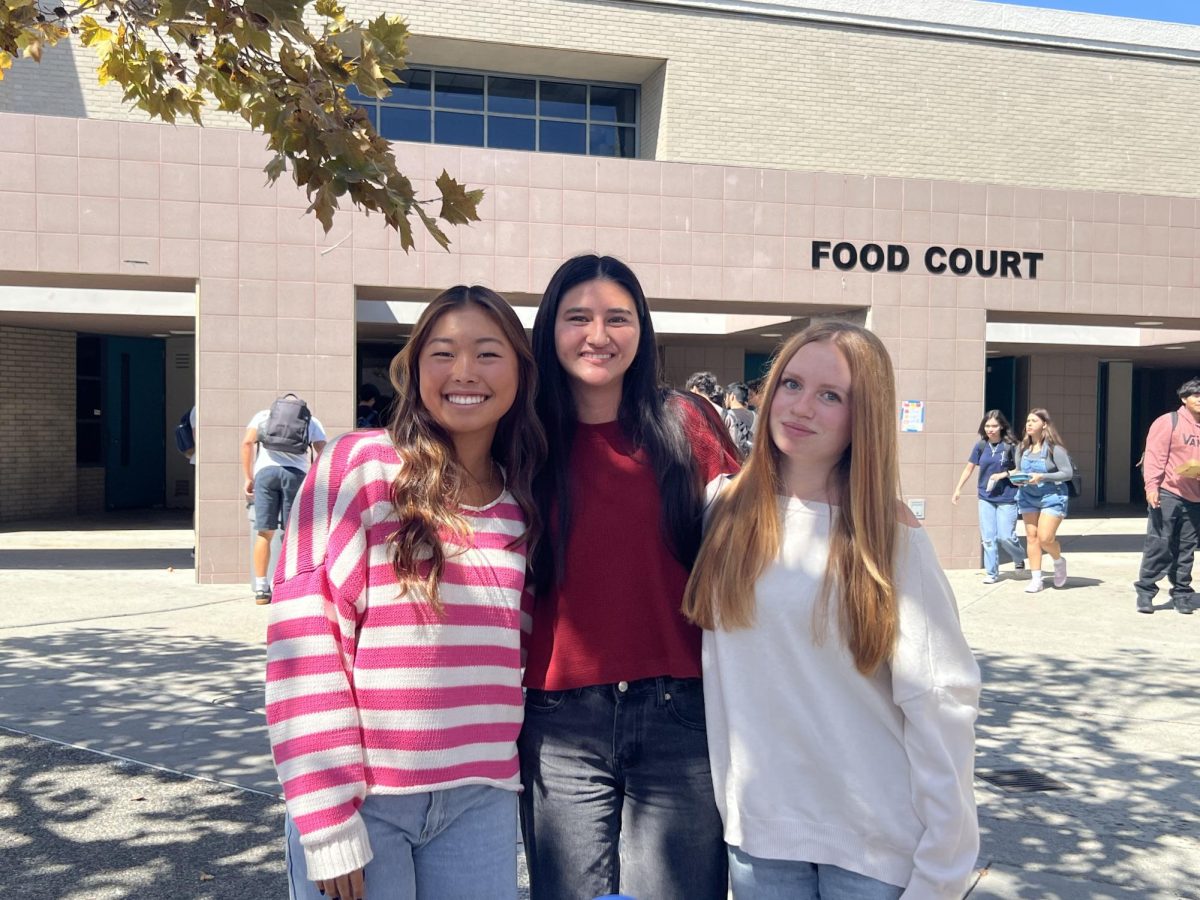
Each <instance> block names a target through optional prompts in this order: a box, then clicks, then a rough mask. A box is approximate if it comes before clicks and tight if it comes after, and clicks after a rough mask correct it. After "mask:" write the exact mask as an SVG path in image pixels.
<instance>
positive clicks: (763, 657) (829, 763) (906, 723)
mask: <svg viewBox="0 0 1200 900" xmlns="http://www.w3.org/2000/svg"><path fill="white" fill-rule="evenodd" d="M780 505H781V510H782V514H783V516H784V536H783V541H782V543H783V546H782V550H781V553H780V558H779V559H778V560H777V561H776V562H775V563H773V564H772V565H771V566H769V567H768V568H767V570H766V571H765V572H764V573H763V574H762V576H760V578H759V580H758V583H757V585H756V586H755V605H756V617H755V622H754V625H753V627H751V628H747V629H739V630H735V631H724V630H720V629H718V630H717V631H715V632H710V631H706V632H705V633H704V656H703V662H704V695H705V706H706V711H707V719H708V744H709V754H710V756H711V760H712V772H713V782H714V786H715V788H716V795H717V805H718V807H719V808H720V811H721V816H722V819H723V820H724V823H725V839H726V841H727V842H728V843H729V844H731V845H733V846H737V847H740V848H741V849H742V851H743V852H745V853H748V854H750V855H751V856H757V857H763V858H768V859H787V860H797V861H804V862H812V863H825V864H832V865H836V866H840V867H841V868H844V869H848V870H850V871H853V872H858V873H861V874H863V875H867V876H869V877H871V878H876V879H878V880H880V881H884V882H887V883H889V884H894V885H897V886H900V887H903V888H905V891H904V894H903V898H904V900H949V898H958V897H961V896H962V894H963V891H964V890H965V889H966V885H967V882H968V880H969V878H970V875H971V872H972V870H973V868H974V865H975V860H976V855H977V854H978V850H979V829H978V822H977V819H976V811H975V800H974V793H973V787H972V779H973V771H974V768H973V767H974V746H975V733H974V723H975V717H976V715H977V712H978V703H979V668H978V666H977V665H976V663H975V658H974V656H973V655H972V653H971V650H970V648H969V647H968V646H967V642H966V640H965V638H964V637H963V634H962V630H961V628H960V626H959V621H958V609H957V607H956V605H955V601H954V595H953V593H952V592H951V589H950V585H949V584H948V583H947V581H946V577H945V575H944V574H943V573H942V570H941V567H940V566H939V565H938V561H937V557H936V555H935V553H934V550H933V546H932V544H931V543H930V541H929V538H928V536H927V535H926V534H925V532H924V531H922V530H920V529H917V528H908V527H905V526H901V528H900V535H899V540H898V546H897V558H896V570H895V571H896V581H897V587H898V598H899V622H900V635H899V641H898V643H897V646H896V649H895V653H894V655H893V657H892V660H891V662H890V664H885V665H883V666H881V667H880V669H879V670H878V671H877V672H876V673H875V675H873V676H871V677H866V676H864V675H862V674H860V673H859V672H858V670H857V669H856V668H855V665H854V659H853V657H852V656H851V654H850V652H849V650H848V648H847V647H846V642H845V639H844V638H843V637H842V635H841V632H840V629H839V628H838V615H837V605H836V604H837V603H838V602H839V600H838V598H837V597H831V598H830V606H829V612H828V615H827V617H826V620H827V623H828V624H827V631H825V632H823V633H818V632H817V630H816V628H817V621H818V618H817V616H816V612H817V610H816V603H817V599H818V596H819V593H820V586H821V581H822V578H823V577H824V572H825V567H826V563H827V561H828V555H829V533H830V517H831V515H836V509H833V510H832V511H831V508H830V507H829V506H827V505H825V504H822V503H813V502H808V501H801V500H796V499H789V500H787V501H782V500H781V503H780Z"/></svg>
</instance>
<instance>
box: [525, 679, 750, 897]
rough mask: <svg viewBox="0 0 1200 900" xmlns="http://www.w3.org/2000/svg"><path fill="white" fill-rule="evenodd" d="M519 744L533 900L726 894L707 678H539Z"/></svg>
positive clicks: (529, 698)
mask: <svg viewBox="0 0 1200 900" xmlns="http://www.w3.org/2000/svg"><path fill="white" fill-rule="evenodd" d="M517 746H518V748H519V750H520V752H521V781H522V783H523V784H524V786H525V791H524V793H523V794H522V795H521V828H522V831H523V833H524V836H525V853H526V856H527V858H528V860H529V886H530V889H531V891H532V897H533V900H592V898H593V897H597V896H599V895H601V894H608V893H617V892H620V893H622V894H629V895H630V896H633V897H638V898H639V900H725V897H726V895H727V890H728V881H727V872H726V857H725V843H724V839H723V836H722V827H721V815H720V813H719V812H718V811H717V804H716V800H715V798H714V796H713V784H712V770H711V769H710V768H709V764H708V739H707V737H706V735H705V730H704V690H703V687H702V685H701V682H700V679H699V678H687V679H678V678H645V679H642V680H641V681H631V682H624V681H622V682H621V683H620V684H603V685H596V686H594V687H585V688H579V689H576V690H569V691H538V690H532V689H531V690H529V691H528V692H527V693H526V700H525V725H524V727H523V728H522V729H521V737H520V739H519V740H518V743H517Z"/></svg>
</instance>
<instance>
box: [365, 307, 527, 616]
mask: <svg viewBox="0 0 1200 900" xmlns="http://www.w3.org/2000/svg"><path fill="white" fill-rule="evenodd" d="M468 308H475V309H480V310H482V311H483V312H485V313H486V314H487V315H488V316H490V317H491V318H492V320H493V321H495V323H496V324H497V325H498V326H499V328H500V330H501V331H502V332H503V333H504V337H505V339H506V340H507V341H508V343H509V344H510V345H511V346H512V348H513V351H514V352H515V353H516V355H517V375H518V381H517V395H516V398H515V399H514V400H513V405H512V407H510V408H509V410H508V412H506V413H505V414H504V415H503V416H502V417H501V419H500V421H499V423H498V424H497V426H496V434H495V437H493V439H492V458H493V459H494V460H495V461H496V462H497V463H498V464H499V465H500V466H502V467H503V468H504V473H505V485H506V487H507V488H508V490H509V492H510V493H511V494H512V496H513V498H514V499H515V500H516V501H517V505H518V506H520V507H521V512H522V513H524V515H525V523H526V524H525V531H524V532H522V533H521V534H520V535H518V536H517V537H515V538H513V540H512V541H511V542H510V543H509V545H508V546H509V547H516V546H519V545H520V544H521V543H522V542H524V543H525V544H526V546H527V548H528V549H529V551H530V552H532V550H533V548H534V547H535V546H536V544H537V540H538V537H539V535H540V534H541V524H540V523H541V520H540V518H539V516H538V511H537V506H536V505H535V504H534V502H533V488H532V484H533V475H534V473H535V472H536V471H537V470H538V469H539V468H540V467H541V465H542V462H543V460H545V458H546V434H545V432H544V431H543V430H542V426H541V423H539V422H538V418H537V414H536V413H535V411H534V407H533V403H534V395H535V393H536V391H537V367H536V366H535V365H534V362H533V354H532V352H530V349H529V339H528V338H527V337H526V336H525V329H524V328H523V327H522V325H521V321H520V319H518V318H517V314H516V313H515V312H513V308H512V307H511V306H509V305H508V302H507V301H506V300H505V299H504V298H503V297H501V296H500V295H499V294H497V293H496V292H495V291H492V290H489V289H488V288H485V287H481V286H479V285H474V286H471V287H468V286H466V285H461V284H460V285H457V286H456V287H452V288H450V289H448V290H446V291H443V292H442V293H441V294H439V295H438V296H437V297H435V298H434V299H433V301H432V302H431V303H430V304H429V305H428V306H427V307H425V310H424V311H423V312H422V313H421V316H420V318H418V319H417V324H416V325H415V326H414V327H413V331H412V336H411V337H410V338H409V341H408V343H407V344H406V345H405V347H404V349H403V350H401V351H400V352H399V353H398V354H396V358H395V359H393V360H392V364H391V368H390V369H389V372H388V374H389V375H390V377H391V381H392V385H393V386H394V387H395V389H396V402H395V404H394V407H393V412H392V416H391V421H390V422H389V423H388V434H389V435H390V436H391V439H392V444H393V445H394V446H395V448H396V452H397V454H399V456H400V463H401V465H400V473H399V474H398V475H397V476H396V480H395V481H394V482H393V483H392V507H393V510H394V513H395V516H396V520H397V527H396V530H395V532H393V533H392V535H391V536H390V537H389V538H388V555H389V558H390V559H391V563H392V568H393V569H394V570H395V572H396V577H397V578H398V579H399V582H400V589H401V591H405V590H408V589H410V588H413V587H418V586H419V587H421V588H422V589H424V591H425V593H426V595H427V596H428V598H429V603H430V605H431V606H432V608H433V610H434V611H435V612H436V613H437V614H439V615H441V613H442V601H441V596H440V594H439V591H438V582H439V581H440V580H441V578H442V574H443V572H444V571H445V567H446V551H445V548H444V547H443V546H442V541H441V538H440V536H439V535H440V533H441V531H442V529H448V530H450V531H453V532H457V533H458V534H461V535H463V536H466V535H468V534H469V533H470V528H469V526H468V525H467V522H466V520H465V519H464V518H463V516H462V514H461V512H460V506H461V503H462V496H463V491H464V490H465V489H466V487H467V486H468V485H469V483H470V479H469V476H468V475H467V472H466V469H464V468H463V466H462V465H461V464H460V463H459V460H458V457H457V455H456V453H455V450H454V442H453V440H452V438H451V436H450V434H449V433H448V432H447V431H446V430H445V429H444V428H442V426H441V425H439V424H438V422H437V420H436V419H434V417H433V415H432V414H431V413H430V412H429V410H428V409H426V408H425V405H424V404H423V403H422V402H421V377H420V368H419V362H420V359H421V351H422V350H424V348H425V344H426V342H427V341H428V340H429V336H430V334H431V332H432V331H433V328H434V326H435V325H436V324H437V322H438V320H439V319H440V318H441V317H442V316H444V315H446V314H447V313H449V312H452V311H454V310H459V309H468Z"/></svg>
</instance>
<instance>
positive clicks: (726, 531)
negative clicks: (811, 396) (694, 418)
mask: <svg viewBox="0 0 1200 900" xmlns="http://www.w3.org/2000/svg"><path fill="white" fill-rule="evenodd" d="M816 341H825V342H828V343H830V344H832V345H833V346H834V347H835V348H837V350H838V352H840V353H841V354H842V356H843V357H844V358H845V360H846V363H847V365H848V366H849V368H850V395H849V397H848V398H847V402H848V404H849V408H850V446H849V447H847V448H846V452H845V453H844V454H843V456H842V459H841V460H840V461H839V462H838V464H837V465H836V466H834V469H833V471H832V472H831V473H830V484H829V491H830V496H831V497H832V498H833V500H834V502H835V503H837V504H839V506H838V510H837V514H836V515H834V516H833V520H832V524H831V532H830V540H829V560H828V563H827V566H826V569H825V578H824V582H823V584H822V586H821V596H820V602H819V604H818V610H819V613H818V615H819V617H820V619H821V620H824V618H825V616H826V615H827V613H828V610H829V604H830V603H831V601H836V604H837V610H836V612H837V616H838V623H839V625H840V628H841V633H842V635H844V637H845V640H846V644H847V647H848V648H849V650H850V653H851V654H852V655H853V657H854V662H855V665H856V666H857V668H858V670H859V671H860V672H862V673H863V674H864V675H869V674H871V673H873V672H875V671H876V670H877V669H878V668H879V666H880V665H881V664H882V663H884V662H886V661H887V660H888V659H890V657H891V654H892V649H893V647H894V646H895V643H896V635H897V631H898V623H897V612H896V584H895V550H896V538H897V529H898V528H900V527H902V526H901V525H900V524H899V522H898V521H897V501H898V498H899V496H900V474H899V452H898V449H897V441H896V427H897V426H896V384H895V376H894V374H893V372H892V364H891V360H890V359H889V358H888V354H887V349H886V348H885V347H884V346H883V343H882V342H881V341H880V340H879V338H878V337H876V336H875V335H874V334H872V333H871V332H869V331H867V330H866V329H865V328H861V327H860V326H858V325H853V324H850V323H848V322H825V323H822V324H819V325H813V326H811V327H809V328H807V329H805V330H804V331H802V332H801V333H800V334H797V335H795V336H794V337H792V338H791V339H790V340H788V341H787V342H786V343H785V344H784V345H783V347H782V348H780V350H779V352H778V353H777V354H776V356H775V359H774V362H773V363H772V364H771V371H770V373H769V374H768V375H767V379H766V390H765V394H764V398H763V403H762V406H761V408H760V412H759V415H760V416H761V417H762V421H760V422H759V425H758V433H759V436H760V438H761V439H760V440H756V441H755V442H754V446H753V449H752V450H751V451H750V456H749V457H748V458H747V460H746V463H745V465H744V466H743V468H742V471H741V474H739V475H738V476H737V477H736V478H735V479H734V480H733V482H732V483H731V484H730V485H729V486H728V488H727V489H726V490H725V491H723V492H722V493H721V495H720V496H719V497H718V498H717V500H716V501H715V503H714V504H713V508H712V511H711V514H710V516H709V521H708V527H707V529H706V533H705V537H704V543H703V545H702V546H701V548H700V554H699V556H698V557H697V559H696V564H695V566H694V567H693V569H692V576H691V580H690V581H689V582H688V585H687V590H686V592H685V593H684V599H683V612H684V615H686V616H687V617H688V618H689V619H690V620H691V621H693V622H695V623H696V624H697V625H699V626H700V627H702V628H707V629H710V630H711V629H716V628H724V629H727V630H733V629H737V628H746V627H748V626H750V625H751V624H753V622H754V588H755V584H756V583H757V581H758V578H759V576H760V575H762V573H763V572H764V571H765V570H766V568H767V566H769V565H770V564H771V563H773V562H774V561H775V560H776V559H777V558H778V556H779V551H780V543H781V538H782V519H781V513H780V507H779V496H780V494H782V493H784V492H785V486H784V483H783V470H782V454H781V453H780V451H779V448H778V447H776V446H775V442H774V441H773V440H771V438H770V434H771V412H772V403H773V402H774V400H775V392H776V390H778V388H779V381H780V378H781V376H782V374H783V370H784V368H785V366H786V365H787V364H788V363H789V362H790V361H791V359H792V357H793V356H795V355H796V352H797V351H798V350H799V349H800V348H801V347H803V346H805V345H806V344H810V343H813V342H816ZM818 633H820V629H818Z"/></svg>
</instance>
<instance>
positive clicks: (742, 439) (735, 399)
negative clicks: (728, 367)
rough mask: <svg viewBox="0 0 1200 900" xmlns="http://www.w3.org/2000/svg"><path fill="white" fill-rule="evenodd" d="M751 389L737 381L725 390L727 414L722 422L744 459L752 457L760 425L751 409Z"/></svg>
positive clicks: (725, 413) (723, 416)
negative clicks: (757, 428) (756, 431)
mask: <svg viewBox="0 0 1200 900" xmlns="http://www.w3.org/2000/svg"><path fill="white" fill-rule="evenodd" d="M749 402H750V389H749V388H748V387H746V385H745V384H743V383H742V382H740V381H735V382H733V383H732V384H731V385H729V387H727V388H725V412H724V414H723V415H722V416H721V420H722V421H723V422H724V423H725V427H726V428H728V429H729V437H730V438H731V439H732V440H733V444H734V446H735V447H737V448H738V453H740V454H741V456H742V459H745V458H746V457H748V456H749V455H750V448H751V447H753V446H754V430H755V428H756V427H757V425H758V416H757V415H756V414H755V412H754V410H752V409H750V406H749Z"/></svg>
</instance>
